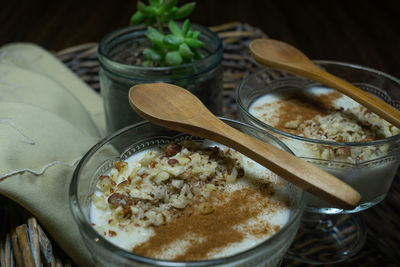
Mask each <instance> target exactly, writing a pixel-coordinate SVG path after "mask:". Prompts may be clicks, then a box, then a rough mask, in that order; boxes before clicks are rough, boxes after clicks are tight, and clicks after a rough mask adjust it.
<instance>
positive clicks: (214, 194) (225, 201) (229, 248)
mask: <svg viewBox="0 0 400 267" xmlns="http://www.w3.org/2000/svg"><path fill="white" fill-rule="evenodd" d="M220 148H221V150H223V151H224V156H226V155H231V156H230V157H231V158H232V159H233V160H234V161H233V162H236V163H235V164H234V165H233V166H235V167H233V168H232V170H231V172H230V173H228V172H225V173H226V175H227V177H220V176H218V175H220V174H221V173H224V172H223V171H221V170H224V168H225V167H224V166H225V165H223V164H222V163H219V164H217V165H213V160H214V158H213V157H211V156H210V158H209V160H207V158H206V156H205V154H202V153H199V155H200V157H199V156H198V155H195V154H196V153H194V152H193V151H192V152H190V153H188V151H187V150H185V149H182V150H181V151H180V152H178V153H177V154H175V155H173V156H171V157H168V158H166V157H165V156H164V155H165V154H164V152H163V151H162V150H158V149H152V150H146V151H143V152H140V153H137V154H135V155H133V156H131V157H130V158H128V159H127V160H126V161H125V162H127V163H128V165H127V166H124V167H123V168H122V169H121V171H120V172H119V173H118V172H116V171H115V170H113V171H111V173H110V174H109V176H110V177H111V178H110V179H113V180H114V181H115V185H114V186H113V187H112V188H117V185H118V184H119V183H121V182H123V181H125V180H127V177H128V176H129V177H130V181H131V183H132V185H133V184H134V183H135V181H136V182H138V184H137V185H135V186H134V187H135V188H140V187H142V189H143V192H147V189H148V188H146V186H147V184H146V183H147V182H148V181H149V180H145V179H153V180H152V181H153V182H151V183H150V182H149V183H150V184H152V186H154V187H153V188H152V190H151V193H152V194H153V195H156V196H155V197H154V199H156V198H157V194H158V191H160V192H161V191H162V190H161V189H160V188H161V187H165V188H172V185H175V186H177V187H180V190H181V191H180V193H177V194H179V197H181V196H190V195H191V194H192V195H193V196H194V197H193V199H197V200H199V199H200V203H201V204H198V203H197V202H196V201H194V202H193V201H192V203H191V202H190V201H187V199H184V197H183V199H180V200H181V202H179V201H178V202H173V201H172V200H173V199H174V197H175V195H174V193H170V194H169V195H168V197H169V200H167V201H166V200H165V199H166V197H165V196H164V197H160V199H159V200H158V201H159V202H157V204H156V205H154V210H156V211H157V212H161V211H162V212H163V214H166V216H165V217H166V218H167V219H166V221H162V222H161V223H160V225H157V226H154V225H146V223H147V222H148V221H144V220H141V219H137V218H139V217H140V216H139V215H138V217H137V218H136V219H132V217H131V218H130V219H129V220H120V223H115V220H116V217H115V214H116V210H117V209H118V208H117V209H115V208H113V207H112V206H111V205H109V203H108V201H104V200H101V198H104V199H105V200H106V199H109V198H110V195H111V194H112V193H110V191H109V188H108V187H107V190H104V189H101V190H100V189H99V188H103V187H101V186H100V187H98V190H96V192H95V194H94V195H95V197H93V199H94V200H93V202H92V205H91V210H90V219H91V222H92V224H93V225H94V227H95V229H96V230H97V231H98V232H99V233H100V234H102V235H103V236H104V237H105V238H106V239H107V240H109V241H110V242H112V243H113V244H115V245H116V246H118V247H121V248H123V249H125V250H128V251H132V248H138V247H145V246H146V245H148V243H149V242H150V244H151V240H152V238H154V236H156V235H157V234H158V233H159V229H161V228H158V227H168V225H169V224H171V223H174V222H175V221H176V220H179V218H180V217H179V216H183V215H179V216H178V217H173V216H172V215H171V214H170V213H168V212H169V211H171V210H179V211H184V210H188V211H190V210H191V209H192V208H193V207H195V208H194V211H193V215H191V216H198V218H199V219H202V220H203V219H207V218H213V217H211V216H220V215H217V214H219V212H221V210H226V216H228V217H229V216H233V217H232V218H234V219H235V218H240V215H241V212H243V211H240V210H237V213H234V214H232V210H231V209H232V207H234V204H233V203H234V202H232V201H233V199H234V198H235V194H241V192H246V191H245V190H255V191H249V192H261V193H262V195H261V196H262V197H261V198H260V197H257V196H258V194H257V193H254V194H248V195H246V194H244V195H242V197H243V199H241V201H242V202H243V207H244V208H246V207H248V208H247V209H250V210H251V209H253V210H254V212H255V213H254V214H255V216H251V217H250V218H246V219H243V220H239V219H238V221H239V222H238V223H237V224H235V225H231V226H229V225H228V226H227V227H228V228H227V229H224V228H223V227H222V226H221V225H219V223H220V222H218V221H216V220H214V221H212V223H211V225H208V226H207V227H208V228H210V229H212V228H213V227H215V228H216V229H220V231H222V232H223V231H227V233H229V231H231V232H232V235H234V233H240V234H237V235H238V236H241V235H242V236H241V237H240V240H239V241H238V242H234V241H232V240H229V242H227V243H226V244H225V245H222V246H221V245H216V244H215V242H214V243H213V241H212V236H211V235H207V233H204V235H202V234H199V232H198V231H196V230H193V231H189V232H185V233H183V234H182V237H181V238H177V239H176V240H175V239H174V240H171V242H169V243H167V244H165V246H164V247H162V249H160V248H157V249H156V252H157V253H156V254H155V255H152V254H151V253H150V252H149V253H150V254H149V255H146V256H148V257H155V258H158V259H167V260H204V259H213V258H221V257H225V256H230V255H233V254H236V253H239V252H241V251H244V250H247V249H249V248H251V247H254V246H255V245H257V244H259V243H261V242H263V241H264V240H266V239H268V238H269V237H270V236H272V235H273V234H274V233H275V232H276V231H278V230H279V229H280V228H281V227H283V226H284V225H285V224H286V223H287V221H288V219H289V216H290V203H289V196H288V192H287V191H286V189H285V186H284V184H283V183H282V181H281V178H279V177H277V176H276V175H275V174H273V173H271V172H270V171H269V170H267V169H266V168H264V167H262V166H261V165H259V164H258V163H256V162H254V161H252V160H250V159H248V158H245V157H242V155H240V154H239V153H236V152H235V151H232V150H229V152H228V149H226V148H224V147H222V146H220ZM150 154H152V155H151V156H149V155H150ZM185 157H186V158H190V161H187V160H185ZM154 159H156V161H157V164H154V163H152V162H154V161H152V160H154ZM171 159H173V161H170V160H171ZM174 160H176V161H178V163H176V162H175V161H174ZM165 161H167V164H165ZM196 161H198V164H197V163H196ZM139 162H140V163H139ZM181 162H183V164H181ZM229 162H230V161H229ZM170 163H174V164H170ZM203 163H205V165H202V164H203ZM146 164H149V165H148V166H153V168H152V167H149V168H148V169H146V166H145V165H146ZM189 164H192V165H190V166H189ZM196 164H197V165H196ZM198 166H201V168H203V170H204V173H207V172H208V170H209V169H212V168H214V170H215V173H216V174H217V176H216V177H214V178H207V177H204V176H203V175H204V173H201V172H197V173H196V168H198ZM227 166H228V165H227ZM181 167H182V168H187V169H185V170H184V171H182V169H181ZM240 168H242V169H243V170H244V176H243V177H241V175H240V174H239V173H240ZM188 169H190V170H191V173H192V175H191V176H190V178H188V176H185V175H187V173H186V171H187V170H188ZM161 172H166V173H169V175H170V177H169V179H166V180H163V181H162V182H160V183H158V182H155V181H157V179H159V178H160V177H164V176H163V175H160V173H161ZM113 173H114V174H113ZM132 173H134V174H133V175H132ZM155 173H157V174H155ZM211 173H213V172H211ZM140 175H141V176H144V178H138V177H139V176H140ZM210 175H211V176H209V177H212V176H213V174H210ZM184 176H185V177H186V178H185V179H182V177H184ZM228 176H229V177H228ZM165 177H166V176H165ZM218 177H219V178H218ZM175 178H176V179H175ZM103 179H104V181H108V180H107V179H109V178H103ZM136 179H137V180H136ZM140 179H141V181H140V182H139V180H140ZM196 179H197V180H196ZM182 180H183V181H184V185H182V184H181V182H179V181H182ZM217 180H218V181H219V182H217ZM102 181H103V180H102ZM190 181H191V182H192V184H191V185H190V188H191V189H190V190H191V191H190V192H189V191H188V192H186V193H185V194H182V191H183V190H184V188H185V184H188V183H190ZM221 181H222V182H221ZM226 181H230V182H226ZM256 181H258V182H256ZM260 181H263V182H262V183H259V182H260ZM220 182H221V183H223V186H222V185H220ZM254 182H256V183H254ZM125 183H126V182H125ZM209 184H212V186H211V185H209ZM266 184H269V185H270V188H273V190H272V191H273V192H274V193H273V195H269V193H267V192H270V191H269V189H268V190H266V191H265V190H264V191H260V190H261V188H262V187H264V186H265V185H266ZM132 185H130V186H131V187H129V192H130V193H129V194H130V196H131V195H135V194H136V196H137V194H138V192H136V191H134V189H132V188H133V187H132ZM263 185H264V186H263ZM175 189H176V188H175ZM196 190H197V191H196ZM167 191H168V190H167ZM178 191H179V190H178ZM113 192H114V193H115V192H117V191H113ZM118 192H119V191H118ZM121 192H122V191H121ZM124 192H128V191H124ZM162 192H164V191H162ZM146 194H147V193H146ZM148 196H149V195H143V196H141V197H142V198H146V197H148ZM218 196H224V198H222V199H219V198H218ZM189 200H190V198H189ZM153 201H154V200H153ZM202 201H203V202H202ZM120 203H122V202H121V201H120ZM171 203H172V204H171ZM182 203H183V204H182ZM210 203H211V205H212V208H213V210H208V208H207V205H208V204H210ZM202 204H207V205H205V208H204V206H202V208H199V207H200V206H201V205H202ZM135 205H136V206H138V207H139V204H135ZM135 205H132V206H130V207H129V208H131V209H134V207H135ZM146 205H147V204H146ZM174 205H178V206H180V205H181V206H180V208H179V209H176V208H175V206H174ZM182 206H184V207H182ZM148 207H149V206H146V209H147V208H148ZM259 207H260V208H262V209H261V210H260V209H258V208H259ZM239 208H240V206H239ZM146 212H148V211H146ZM199 212H200V214H199ZM244 212H247V210H245V211H244ZM139 213H140V212H139ZM228 213H230V214H228ZM134 216H135V215H134ZM134 216H133V217H134ZM191 216H189V217H188V219H190V217H191ZM207 216H209V217H207ZM142 218H143V217H142ZM157 218H158V217H157V216H155V217H154V222H155V223H156V224H158V221H157ZM216 218H222V219H224V218H223V217H216ZM110 219H112V220H113V222H111V223H110V221H109V220H110ZM174 220H175V221H174ZM135 223H137V224H138V225H136V226H135V225H134V224H135ZM212 224H214V225H212ZM193 227H195V226H193ZM229 227H232V228H229ZM266 227H267V228H268V229H269V230H268V231H264V230H265V229H267V228H266ZM184 228H185V227H183V229H182V231H187V229H184ZM198 228H199V229H201V226H198ZM202 231H204V230H202ZM206 232H207V231H206ZM217 232H218V231H216V232H215V234H217ZM200 233H202V232H200ZM174 234H176V235H180V234H181V233H178V232H175V230H174V233H171V235H174ZM221 236H222V238H227V237H228V239H229V234H228V235H225V236H224V235H223V234H222V235H221ZM209 239H210V240H211V241H210V240H209ZM203 240H204V241H207V240H208V241H207V242H211V243H210V247H211V248H212V249H210V251H208V252H207V253H203V254H202V255H197V254H196V253H195V254H193V255H194V256H191V255H192V254H190V253H189V251H190V249H192V250H193V249H196V246H199V247H201V246H202V244H200V243H201V242H200V243H199V241H203ZM146 242H147V243H146ZM196 242H197V243H196ZM153 246H154V245H153ZM149 247H150V245H149ZM204 247H207V246H206V245H205V246H204ZM153 249H154V248H153ZM138 251H140V250H138ZM134 253H138V252H137V250H134ZM139 254H140V253H139ZM185 255H186V256H185ZM191 257H194V258H191Z"/></svg>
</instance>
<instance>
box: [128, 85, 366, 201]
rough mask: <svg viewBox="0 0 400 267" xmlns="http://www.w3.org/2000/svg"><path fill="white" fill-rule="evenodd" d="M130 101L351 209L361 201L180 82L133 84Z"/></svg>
mask: <svg viewBox="0 0 400 267" xmlns="http://www.w3.org/2000/svg"><path fill="white" fill-rule="evenodd" d="M129 103H130V104H131V106H132V108H133V109H134V110H135V111H136V112H137V113H138V114H139V115H140V116H142V117H143V118H145V119H147V120H149V121H150V122H153V123H155V124H158V125H161V126H163V127H166V128H170V129H174V130H177V131H180V132H185V133H188V134H191V135H195V136H199V137H202V138H207V139H210V140H213V141H216V142H218V143H221V144H223V145H226V146H228V147H231V148H233V149H235V150H236V151H239V152H241V153H242V154H244V155H246V156H247V157H249V158H251V159H253V160H255V161H256V162H258V163H260V164H261V165H263V166H266V167H267V168H268V169H270V170H271V171H272V172H274V173H276V174H278V175H279V176H281V177H282V178H284V179H286V180H287V181H289V182H291V183H293V184H295V185H297V186H299V187H301V188H303V189H304V190H306V191H308V192H310V193H312V194H315V195H317V196H318V197H320V198H321V199H324V200H326V201H329V202H331V203H332V204H334V205H336V206H337V207H339V208H343V209H351V208H353V207H354V206H356V205H357V203H358V202H359V201H360V198H361V196H360V194H359V193H358V192H357V191H355V190H354V189H353V188H352V187H350V186H349V185H347V184H346V183H344V182H342V181H341V180H339V179H338V178H336V177H334V176H332V175H330V174H329V173H327V172H325V171H323V170H321V169H319V168H317V167H315V166H313V165H311V164H309V163H307V162H305V161H303V160H301V159H299V158H296V157H295V156H293V155H292V154H290V153H288V152H286V151H283V150H281V149H279V148H277V147H274V146H272V145H270V144H267V143H265V142H263V141H260V140H258V139H256V138H253V137H250V136H248V135H246V134H244V133H242V132H240V131H238V130H236V129H234V128H232V127H230V126H229V125H227V124H225V123H224V122H222V121H221V120H219V119H218V118H217V117H216V116H215V115H214V114H212V113H211V112H210V111H209V110H208V109H207V108H206V107H205V106H204V105H203V103H202V102H201V101H200V100H199V99H198V98H197V97H196V96H194V95H193V94H191V93H190V92H189V91H188V90H185V89H183V88H181V87H179V86H175V85H172V84H166V83H153V84H139V85H136V86H133V87H132V88H131V89H130V91H129Z"/></svg>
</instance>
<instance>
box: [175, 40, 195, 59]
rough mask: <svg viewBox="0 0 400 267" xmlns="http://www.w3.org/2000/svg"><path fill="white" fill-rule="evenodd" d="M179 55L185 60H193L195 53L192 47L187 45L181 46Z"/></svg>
mask: <svg viewBox="0 0 400 267" xmlns="http://www.w3.org/2000/svg"><path fill="white" fill-rule="evenodd" d="M179 53H180V54H181V55H182V57H184V58H192V57H193V56H194V53H193V52H192V50H191V49H190V47H189V46H188V45H187V44H185V43H183V44H180V45H179Z"/></svg>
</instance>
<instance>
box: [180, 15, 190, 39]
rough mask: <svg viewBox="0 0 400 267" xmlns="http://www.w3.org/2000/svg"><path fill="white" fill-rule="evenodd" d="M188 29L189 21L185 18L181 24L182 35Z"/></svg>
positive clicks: (184, 34) (185, 33)
mask: <svg viewBox="0 0 400 267" xmlns="http://www.w3.org/2000/svg"><path fill="white" fill-rule="evenodd" d="M189 29H190V21H189V20H188V19H187V20H185V22H183V25H182V35H183V36H186V35H187V33H188V31H189Z"/></svg>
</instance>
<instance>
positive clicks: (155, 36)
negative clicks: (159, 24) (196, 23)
mask: <svg viewBox="0 0 400 267" xmlns="http://www.w3.org/2000/svg"><path fill="white" fill-rule="evenodd" d="M146 36H147V38H149V40H150V41H151V42H152V43H153V44H156V45H158V46H163V41H164V34H162V33H161V32H159V31H158V30H157V29H155V28H153V27H151V26H149V27H147V32H146Z"/></svg>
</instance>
